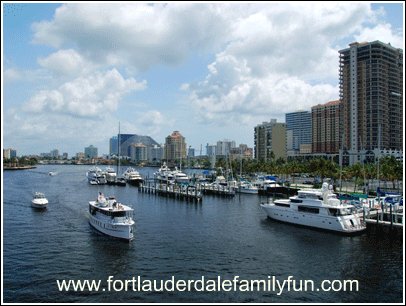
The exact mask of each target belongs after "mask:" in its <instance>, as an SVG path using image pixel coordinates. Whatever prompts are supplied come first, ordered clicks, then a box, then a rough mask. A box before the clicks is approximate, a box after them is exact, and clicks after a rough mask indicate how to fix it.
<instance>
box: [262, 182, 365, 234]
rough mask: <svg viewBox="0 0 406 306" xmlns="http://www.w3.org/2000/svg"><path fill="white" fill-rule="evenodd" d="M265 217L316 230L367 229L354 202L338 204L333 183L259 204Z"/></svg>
mask: <svg viewBox="0 0 406 306" xmlns="http://www.w3.org/2000/svg"><path fill="white" fill-rule="evenodd" d="M261 207H262V208H263V209H264V210H265V212H266V213H267V215H268V217H269V218H271V219H275V220H278V221H283V222H288V223H294V224H299V225H304V226H309V227H315V228H319V229H325V230H330V231H336V232H341V233H346V234H354V233H358V232H361V231H363V230H365V229H366V225H365V224H364V223H363V222H362V220H361V218H360V217H359V215H358V214H357V211H356V209H355V207H354V206H353V205H348V204H341V203H340V200H338V199H337V196H336V195H335V194H334V193H333V190H332V186H330V187H329V186H328V184H327V183H323V186H322V189H321V190H320V189H317V190H316V189H313V190H299V191H298V195H297V196H292V197H290V198H289V199H280V200H275V201H271V202H269V203H266V204H261Z"/></svg>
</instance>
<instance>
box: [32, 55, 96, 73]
mask: <svg viewBox="0 0 406 306" xmlns="http://www.w3.org/2000/svg"><path fill="white" fill-rule="evenodd" d="M38 63H39V64H40V65H41V66H42V67H44V68H46V69H48V70H49V71H51V72H53V73H54V74H55V75H56V76H69V77H72V76H77V75H81V74H83V73H87V72H89V71H91V69H92V68H94V65H91V64H90V63H88V62H87V61H86V60H85V59H84V58H83V57H82V56H81V55H80V54H79V53H77V52H76V51H75V50H73V49H67V50H59V51H57V52H55V53H52V54H51V55H49V56H47V57H45V58H39V59H38Z"/></svg>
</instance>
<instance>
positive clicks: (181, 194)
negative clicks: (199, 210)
mask: <svg viewBox="0 0 406 306" xmlns="http://www.w3.org/2000/svg"><path fill="white" fill-rule="evenodd" d="M138 191H139V192H144V193H149V194H155V195H158V196H163V197H168V198H174V199H178V200H183V201H190V202H201V201H202V199H203V196H202V192H201V190H200V189H199V188H198V186H186V185H181V184H161V183H156V182H153V181H147V182H145V183H144V184H140V185H139V186H138Z"/></svg>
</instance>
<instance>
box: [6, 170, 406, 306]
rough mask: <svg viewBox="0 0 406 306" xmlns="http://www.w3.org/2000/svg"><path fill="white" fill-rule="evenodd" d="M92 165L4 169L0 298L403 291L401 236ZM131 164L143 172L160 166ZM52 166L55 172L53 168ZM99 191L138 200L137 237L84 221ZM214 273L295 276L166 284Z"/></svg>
mask: <svg viewBox="0 0 406 306" xmlns="http://www.w3.org/2000/svg"><path fill="white" fill-rule="evenodd" d="M88 168H90V166H73V165H58V166H56V165H43V166H38V167H37V168H35V169H30V170H21V171H4V172H3V182H2V184H3V188H2V190H3V191H2V192H3V197H2V198H3V203H2V219H3V220H2V221H3V222H2V224H3V237H2V238H3V239H2V242H3V254H2V255H3V301H4V302H8V303H11V302H15V303H17V302H18V303H64V302H67V303H98V302H100V303H156V302H158V303H222V302H224V303H304V302H314V303H363V302H368V303H401V302H402V301H403V286H404V284H403V281H404V276H403V269H404V254H403V252H404V251H403V243H402V241H399V240H398V239H397V240H392V239H390V237H376V236H373V235H371V234H368V233H365V234H363V235H360V236H355V237H346V236H341V235H336V234H334V233H328V232H322V231H316V230H312V229H308V228H302V227H296V226H293V225H289V224H283V223H278V222H275V221H272V220H270V219H268V218H267V216H266V214H265V212H264V211H263V210H262V209H261V207H260V205H259V204H260V203H261V202H263V201H266V198H263V197H259V196H257V195H238V194H237V195H236V196H235V197H234V198H231V199H230V198H220V197H216V196H209V195H206V196H204V198H203V200H202V201H201V203H189V202H184V201H179V200H176V199H168V198H164V197H159V196H156V195H152V194H146V193H139V192H138V189H137V188H136V187H133V186H130V185H127V186H126V187H121V186H108V185H103V186H93V185H90V184H89V183H88V182H87V179H86V176H85V174H86V171H87V170H88ZM123 170H124V169H123ZM138 170H139V171H140V173H141V174H142V175H144V176H147V175H149V176H150V177H151V176H152V173H153V172H154V171H156V170H157V169H154V168H140V169H138ZM49 171H53V172H57V175H55V176H49V175H48V172H49ZM36 191H41V192H44V193H45V195H46V197H47V198H48V200H49V204H48V208H47V209H46V210H44V211H38V210H36V209H33V208H32V207H31V206H30V201H31V199H32V196H33V193H34V192H36ZM99 191H102V192H103V193H104V194H105V195H115V196H116V198H117V199H118V200H119V201H120V202H122V203H123V204H126V205H129V206H131V207H132V208H134V217H135V238H134V240H133V241H131V242H130V243H127V242H122V241H118V240H116V239H114V238H111V237H108V236H105V235H103V234H101V233H99V232H97V231H95V230H94V229H93V228H92V227H91V226H90V225H89V223H88V219H87V210H88V201H90V200H94V199H96V196H97V193H98V192H99ZM138 277H140V278H138ZM289 277H290V278H289ZM109 278H110V280H111V281H112V282H110V288H109V287H108V282H107V280H108V279H109ZM219 278H220V279H221V280H228V282H229V283H232V284H233V280H235V279H238V280H247V281H251V280H254V281H265V282H264V283H267V284H269V283H270V282H271V281H272V280H275V279H278V280H279V281H280V282H281V283H282V282H283V281H284V280H287V279H290V280H292V282H291V283H290V285H291V288H290V291H289V290H287V289H288V287H287V286H288V283H285V288H284V290H283V291H282V292H281V291H280V290H279V289H278V287H276V288H275V289H276V290H275V291H273V290H269V289H272V286H270V287H268V288H265V289H266V290H263V289H264V288H262V287H261V286H260V285H258V286H256V287H254V288H247V287H238V286H237V287H236V289H237V290H234V289H235V288H234V287H233V285H231V287H230V286H226V287H224V288H222V289H221V288H217V287H216V288H213V287H209V288H202V286H201V284H200V285H199V286H195V287H193V288H192V289H193V290H191V291H188V290H183V289H184V287H182V286H180V287H179V288H178V289H180V290H177V289H176V288H172V287H171V282H172V281H173V280H175V281H179V280H180V281H185V282H188V281H191V280H192V281H195V282H196V281H198V280H205V281H207V280H211V281H213V282H214V281H217V280H218V279H219ZM133 279H135V280H137V279H141V280H147V281H151V282H152V281H153V280H155V281H156V282H157V284H158V285H159V284H160V282H165V281H167V282H166V285H167V288H166V289H168V290H163V291H160V292H152V291H149V290H148V286H147V287H144V288H143V289H144V290H143V291H142V290H141V291H139V290H138V289H139V288H137V284H136V283H135V288H132V287H131V285H132V284H133V283H134V282H133V281H132V280H133ZM62 280H65V281H69V280H75V281H76V280H82V281H83V280H95V281H98V280H100V289H99V290H98V291H95V290H93V291H89V290H84V291H82V292H81V291H80V290H77V291H75V290H73V289H72V288H71V290H69V291H65V290H59V288H58V281H62ZM125 280H129V281H128V282H127V285H128V286H127V290H125V288H124V287H122V286H121V285H122V284H124V283H125ZM293 280H294V282H293ZM300 280H302V281H304V280H310V281H312V282H314V290H311V289H312V288H311V286H309V288H307V290H305V289H306V288H304V286H302V288H300ZM324 280H327V281H329V282H330V283H324V284H327V285H328V284H332V282H333V281H334V284H333V285H334V286H333V287H334V288H330V290H329V291H325V290H322V288H321V287H320V284H321V283H322V282H323V281H324ZM345 280H356V281H357V282H358V290H356V289H357V288H355V287H353V288H352V291H351V290H350V288H346V290H345V291H344V290H337V289H339V287H340V284H343V283H344V281H345ZM147 283H148V282H145V283H144V284H147ZM207 284H208V283H207ZM238 284H240V285H241V284H243V282H239V283H238ZM307 284H308V285H309V282H307ZM293 285H295V289H297V290H293V289H294V288H293ZM302 285H303V283H302ZM330 287H331V286H330ZM103 289H104V290H103ZM109 289H110V290H109ZM114 289H116V290H114ZM120 289H121V290H120ZM133 289H135V290H133ZM157 289H159V286H158V288H157ZM170 289H173V290H170ZM201 289H206V290H204V291H203V290H201ZM210 289H211V290H210ZM218 289H221V290H218ZM247 289H249V290H247ZM324 289H326V288H324ZM327 289H328V288H327ZM333 289H334V290H333ZM341 289H343V288H341Z"/></svg>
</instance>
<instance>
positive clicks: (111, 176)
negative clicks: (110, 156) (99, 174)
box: [104, 167, 117, 185]
mask: <svg viewBox="0 0 406 306" xmlns="http://www.w3.org/2000/svg"><path fill="white" fill-rule="evenodd" d="M104 176H105V177H106V181H107V184H109V185H114V184H115V182H116V178H117V172H116V171H115V170H114V169H113V168H112V167H107V168H106V169H105V170H104Z"/></svg>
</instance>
